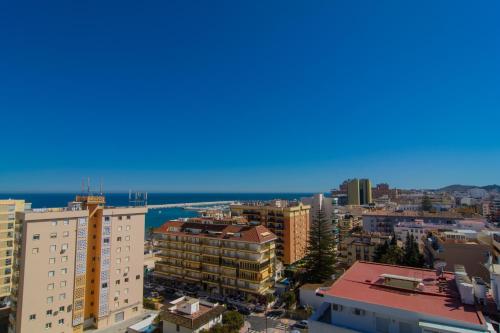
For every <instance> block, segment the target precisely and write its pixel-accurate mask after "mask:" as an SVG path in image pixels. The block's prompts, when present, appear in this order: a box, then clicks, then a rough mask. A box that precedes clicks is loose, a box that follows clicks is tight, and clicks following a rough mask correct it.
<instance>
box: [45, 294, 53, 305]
mask: <svg viewBox="0 0 500 333" xmlns="http://www.w3.org/2000/svg"><path fill="white" fill-rule="evenodd" d="M53 302H54V297H52V296H49V297H47V304H52V303H53Z"/></svg>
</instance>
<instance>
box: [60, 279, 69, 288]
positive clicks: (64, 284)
mask: <svg viewBox="0 0 500 333" xmlns="http://www.w3.org/2000/svg"><path fill="white" fill-rule="evenodd" d="M66 284H67V282H66V281H61V283H60V284H59V286H60V287H61V288H64V287H66Z"/></svg>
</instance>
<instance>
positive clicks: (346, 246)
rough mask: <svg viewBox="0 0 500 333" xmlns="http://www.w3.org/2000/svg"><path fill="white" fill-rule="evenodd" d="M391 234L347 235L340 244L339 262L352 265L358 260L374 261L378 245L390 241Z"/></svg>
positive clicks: (346, 265)
mask: <svg viewBox="0 0 500 333" xmlns="http://www.w3.org/2000/svg"><path fill="white" fill-rule="evenodd" d="M390 240H391V236H389V235H382V234H380V233H360V234H351V235H348V236H346V237H345V238H344V239H343V240H342V241H341V242H340V245H339V250H340V251H339V258H338V260H339V264H341V265H342V266H344V267H350V266H351V265H352V264H354V263H355V262H356V261H359V260H363V261H373V258H374V255H375V250H376V248H377V246H379V245H382V244H384V243H385V242H390Z"/></svg>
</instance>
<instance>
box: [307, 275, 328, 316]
mask: <svg viewBox="0 0 500 333" xmlns="http://www.w3.org/2000/svg"><path fill="white" fill-rule="evenodd" d="M330 283H331V282H330ZM328 288H329V287H327V286H325V284H316V283H307V284H304V285H303V286H301V287H300V288H299V304H300V305H301V306H305V307H311V308H312V309H313V310H314V311H316V310H317V309H319V308H320V307H321V304H323V301H324V299H323V294H322V293H321V291H322V290H326V289H328Z"/></svg>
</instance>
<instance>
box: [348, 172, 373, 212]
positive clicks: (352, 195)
mask: <svg viewBox="0 0 500 333" xmlns="http://www.w3.org/2000/svg"><path fill="white" fill-rule="evenodd" d="M371 203H372V183H371V181H370V180H369V179H357V178H355V179H351V180H349V182H348V184H347V204H348V205H356V206H359V205H368V204H371Z"/></svg>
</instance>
